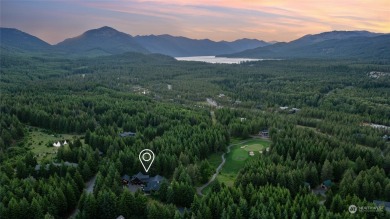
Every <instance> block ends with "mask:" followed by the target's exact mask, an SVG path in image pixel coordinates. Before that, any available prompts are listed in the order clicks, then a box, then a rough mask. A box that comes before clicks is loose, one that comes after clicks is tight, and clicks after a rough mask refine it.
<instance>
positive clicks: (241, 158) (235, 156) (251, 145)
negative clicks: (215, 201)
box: [202, 138, 271, 194]
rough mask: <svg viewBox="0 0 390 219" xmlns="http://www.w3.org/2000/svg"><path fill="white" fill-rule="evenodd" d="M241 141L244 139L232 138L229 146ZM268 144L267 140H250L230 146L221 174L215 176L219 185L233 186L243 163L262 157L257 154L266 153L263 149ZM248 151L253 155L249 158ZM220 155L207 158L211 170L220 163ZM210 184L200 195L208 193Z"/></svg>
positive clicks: (269, 142)
mask: <svg viewBox="0 0 390 219" xmlns="http://www.w3.org/2000/svg"><path fill="white" fill-rule="evenodd" d="M242 141H245V139H239V138H233V139H231V141H230V144H237V143H240V142H242ZM270 144H271V141H269V140H265V139H252V140H249V141H247V142H245V143H241V144H237V145H235V146H232V147H231V148H230V153H228V154H225V158H226V162H225V165H224V166H223V167H222V170H221V172H220V173H219V174H218V176H217V179H218V181H219V182H220V183H224V184H225V185H226V186H233V185H234V181H235V179H236V177H237V174H238V172H239V171H240V170H241V168H243V167H244V165H245V163H246V162H247V161H248V160H250V159H253V158H254V157H258V156H262V154H260V153H259V151H261V150H262V151H263V153H266V150H265V149H266V148H267V147H269V146H270ZM242 146H245V148H241V147H242ZM249 151H253V152H254V154H255V155H254V156H249ZM221 155H222V153H221V152H220V153H216V154H212V155H210V157H209V158H208V161H209V163H210V164H211V166H212V167H213V169H215V168H217V167H218V165H219V164H220V163H221V162H222V158H221ZM212 184H213V183H211V184H210V185H209V186H207V187H206V188H204V190H203V191H202V193H203V194H207V193H208V192H209V191H210V188H211V185H212Z"/></svg>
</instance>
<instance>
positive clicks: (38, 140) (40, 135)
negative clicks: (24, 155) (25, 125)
mask: <svg viewBox="0 0 390 219" xmlns="http://www.w3.org/2000/svg"><path fill="white" fill-rule="evenodd" d="M76 137H81V135H69V134H48V133H45V132H44V130H41V129H38V128H33V129H32V131H30V132H29V133H28V137H27V146H28V147H29V148H30V149H31V151H32V152H33V153H34V154H35V155H36V156H37V160H38V162H39V163H41V162H43V161H44V160H52V159H53V158H54V156H55V154H56V153H57V150H58V148H56V147H53V146H52V145H51V144H52V143H53V142H57V141H60V142H64V140H67V141H68V142H69V141H71V140H72V139H74V138H76ZM49 144H50V146H49Z"/></svg>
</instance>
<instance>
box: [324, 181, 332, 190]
mask: <svg viewBox="0 0 390 219" xmlns="http://www.w3.org/2000/svg"><path fill="white" fill-rule="evenodd" d="M332 185H333V182H332V180H330V179H328V180H325V181H324V182H322V184H321V188H323V189H329V188H330V187H332Z"/></svg>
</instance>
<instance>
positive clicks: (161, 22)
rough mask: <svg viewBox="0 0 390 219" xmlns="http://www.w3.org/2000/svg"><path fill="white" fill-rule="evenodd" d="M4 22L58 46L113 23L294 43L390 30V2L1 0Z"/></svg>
mask: <svg viewBox="0 0 390 219" xmlns="http://www.w3.org/2000/svg"><path fill="white" fill-rule="evenodd" d="M0 2H1V3H0V7H1V21H0V22H1V26H2V27H14V28H17V29H20V30H23V31H25V32H27V33H30V34H32V35H35V36H37V37H39V38H41V39H43V40H45V41H47V42H49V43H52V44H55V43H58V42H60V41H62V40H63V39H65V38H69V37H74V36H77V35H80V34H81V33H83V32H85V31H86V30H88V29H94V28H99V27H102V26H110V27H113V28H115V29H117V30H119V31H122V32H126V33H129V34H131V35H149V34H171V35H175V36H179V35H180V36H186V37H190V38H196V39H204V38H209V39H212V40H217V41H219V40H235V39H239V38H256V39H262V40H266V41H273V40H276V41H290V40H293V39H296V38H298V37H301V36H303V35H306V34H315V33H319V32H324V31H331V30H368V31H372V32H382V33H390V0H375V1H370V0H290V1H283V0H111V1H101V0H100V1H99V0H65V1H64V0H0Z"/></svg>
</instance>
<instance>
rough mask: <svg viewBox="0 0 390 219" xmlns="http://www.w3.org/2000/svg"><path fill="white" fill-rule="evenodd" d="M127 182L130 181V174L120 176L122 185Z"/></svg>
mask: <svg viewBox="0 0 390 219" xmlns="http://www.w3.org/2000/svg"><path fill="white" fill-rule="evenodd" d="M129 182H130V176H129V175H127V174H125V175H123V176H122V184H123V185H128V184H129Z"/></svg>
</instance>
